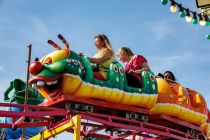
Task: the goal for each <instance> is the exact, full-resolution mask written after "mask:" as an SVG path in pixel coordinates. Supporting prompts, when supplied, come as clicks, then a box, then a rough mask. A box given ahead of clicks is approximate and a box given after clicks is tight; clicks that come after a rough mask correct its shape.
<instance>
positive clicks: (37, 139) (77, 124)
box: [30, 115, 81, 140]
mask: <svg viewBox="0 0 210 140" xmlns="http://www.w3.org/2000/svg"><path fill="white" fill-rule="evenodd" d="M72 127H74V140H80V129H81V116H80V115H76V116H74V117H72V118H71V119H69V122H68V123H66V124H64V125H62V126H59V127H57V128H55V129H53V130H51V131H48V130H44V131H42V132H41V133H40V134H38V135H36V136H34V137H32V138H30V140H45V139H49V138H52V137H54V136H55V135H58V134H60V133H62V132H64V131H66V130H67V129H70V128H72Z"/></svg>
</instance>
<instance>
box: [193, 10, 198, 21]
mask: <svg viewBox="0 0 210 140" xmlns="http://www.w3.org/2000/svg"><path fill="white" fill-rule="evenodd" d="M192 22H193V24H198V19H197V16H196V12H193V20H192Z"/></svg>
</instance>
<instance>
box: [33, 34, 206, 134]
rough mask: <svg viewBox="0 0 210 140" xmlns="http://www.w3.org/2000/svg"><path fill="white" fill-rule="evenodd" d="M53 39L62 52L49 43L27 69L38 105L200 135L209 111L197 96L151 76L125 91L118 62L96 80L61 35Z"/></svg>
mask: <svg viewBox="0 0 210 140" xmlns="http://www.w3.org/2000/svg"><path fill="white" fill-rule="evenodd" d="M58 38H59V39H60V40H61V41H62V42H63V43H64V44H65V46H66V48H65V49H62V48H61V47H60V46H58V45H57V44H56V43H54V42H53V41H51V40H49V41H48V43H49V44H50V45H52V46H53V47H54V48H56V49H57V50H56V51H54V52H52V53H50V54H48V55H46V56H44V57H43V58H42V59H40V60H36V61H35V62H33V63H32V64H31V66H30V73H31V74H32V75H33V76H32V77H31V79H30V85H31V86H32V87H33V88H36V89H37V90H38V91H39V93H41V94H42V96H44V97H45V98H46V99H47V100H48V101H46V102H44V103H42V104H41V105H42V106H55V107H60V108H66V109H68V110H71V111H75V112H78V111H79V112H82V111H84V112H90V113H99V114H104V115H112V116H118V117H124V118H129V119H133V120H139V121H144V122H148V121H149V122H153V123H157V124H161V125H166V126H169V127H172V128H175V127H174V126H176V128H177V129H178V130H180V131H187V133H189V134H191V135H194V136H196V137H199V135H200V133H202V132H203V131H202V130H201V125H204V124H206V125H208V123H207V119H208V109H207V105H206V102H205V99H204V98H203V97H202V95H201V94H200V93H198V92H196V91H194V90H191V89H188V88H185V87H184V86H182V85H181V84H179V83H176V82H174V81H166V80H164V79H162V78H159V77H155V76H154V74H153V72H151V71H144V72H142V87H141V88H134V87H130V86H128V85H127V81H126V77H125V71H124V69H123V66H122V65H121V64H120V63H119V62H117V61H113V63H112V64H111V65H110V68H109V71H108V77H107V80H105V81H104V80H98V79H95V78H94V76H93V70H92V66H91V64H90V62H89V60H88V59H87V57H86V56H84V55H78V54H77V53H75V52H74V51H72V50H70V47H69V44H68V43H67V41H66V40H65V39H64V38H63V36H62V35H58ZM206 125H205V126H206ZM205 126H203V128H204V129H205V130H206V134H207V133H208V132H207V129H206V127H205Z"/></svg>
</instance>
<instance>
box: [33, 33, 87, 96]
mask: <svg viewBox="0 0 210 140" xmlns="http://www.w3.org/2000/svg"><path fill="white" fill-rule="evenodd" d="M58 38H59V39H60V40H61V41H62V42H63V43H64V44H65V46H66V48H65V49H61V47H59V46H58V45H57V44H56V43H54V42H53V41H51V40H48V43H49V44H50V45H52V46H53V47H54V48H56V49H57V50H56V51H54V52H52V53H50V54H48V55H46V56H44V57H43V58H42V59H41V60H38V59H35V62H33V63H32V64H31V65H30V68H29V71H30V73H31V74H33V76H32V78H31V79H30V84H31V85H32V87H33V88H36V89H38V91H39V92H40V93H41V94H42V95H43V96H44V97H45V98H47V99H50V98H51V99H53V98H56V97H57V96H59V95H61V94H62V82H63V80H62V78H63V74H73V75H78V76H80V77H81V78H82V77H83V76H84V73H85V70H84V66H83V64H82V63H81V62H80V61H79V57H78V55H77V54H76V53H75V52H73V51H70V47H69V44H68V43H67V41H66V40H65V39H64V37H63V36H62V35H60V34H59V35H58Z"/></svg>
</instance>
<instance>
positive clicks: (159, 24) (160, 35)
mask: <svg viewBox="0 0 210 140" xmlns="http://www.w3.org/2000/svg"><path fill="white" fill-rule="evenodd" d="M171 22H174V21H173V20H170V19H167V20H166V19H162V20H158V21H154V22H152V23H151V24H149V25H148V31H150V32H151V33H152V35H153V36H154V38H153V41H160V40H162V39H165V37H167V35H169V34H172V33H173V32H174V29H173V27H171ZM154 25H155V26H154Z"/></svg>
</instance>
